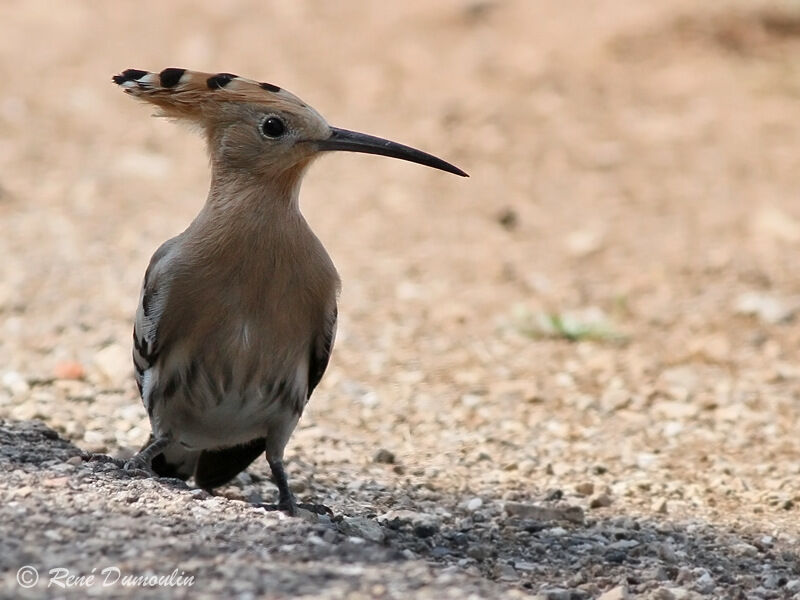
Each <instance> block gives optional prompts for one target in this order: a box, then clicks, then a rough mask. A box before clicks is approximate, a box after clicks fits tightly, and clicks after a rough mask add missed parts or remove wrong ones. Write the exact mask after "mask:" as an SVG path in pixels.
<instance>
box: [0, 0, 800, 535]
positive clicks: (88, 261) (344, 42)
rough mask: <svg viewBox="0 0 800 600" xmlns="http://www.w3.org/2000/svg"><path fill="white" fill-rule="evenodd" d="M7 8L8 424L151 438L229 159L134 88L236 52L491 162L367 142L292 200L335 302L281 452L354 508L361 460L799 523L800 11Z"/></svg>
mask: <svg viewBox="0 0 800 600" xmlns="http://www.w3.org/2000/svg"><path fill="white" fill-rule="evenodd" d="M0 16H2V21H1V22H2V23H3V25H2V32H3V35H2V36H0V71H1V72H2V73H3V74H4V78H3V90H2V93H0V227H2V235H0V255H2V261H0V416H3V417H6V418H11V419H30V418H41V419H43V420H44V421H45V422H46V423H47V424H48V425H50V426H51V427H53V428H55V429H56V430H58V431H59V432H61V433H62V435H64V436H65V437H66V438H68V439H70V440H72V441H74V442H75V443H76V444H77V445H78V446H80V447H81V448H84V449H86V450H90V451H102V452H107V453H110V454H112V455H114V456H127V455H129V454H130V453H131V452H133V451H134V450H135V449H136V448H137V447H138V445H139V444H141V443H142V442H143V441H144V440H145V439H146V437H147V433H148V431H149V426H148V423H147V420H146V415H145V413H144V410H143V409H142V407H141V404H140V401H139V399H138V396H137V394H136V390H135V386H134V383H133V378H132V367H131V363H130V346H131V329H132V319H133V314H134V311H135V308H136V303H137V299H138V292H139V286H140V284H141V278H142V276H143V273H144V270H145V268H146V266H147V263H148V260H149V258H150V256H151V254H152V253H153V251H154V250H155V249H156V247H157V246H158V245H159V244H160V243H161V242H162V241H164V240H165V239H167V238H168V237H171V236H173V235H175V234H177V233H179V232H180V231H182V230H183V228H184V227H185V226H186V225H187V224H188V223H189V222H190V220H191V219H192V218H193V216H194V215H195V214H196V213H197V212H198V210H199V209H200V207H201V206H202V203H203V201H204V199H205V194H206V190H207V186H208V179H209V173H208V165H207V159H206V156H205V154H204V148H203V141H202V140H201V139H200V137H199V136H197V135H195V134H194V133H192V132H191V131H189V130H187V129H185V128H183V127H181V126H178V125H175V124H172V123H169V122H167V121H166V120H161V119H152V118H150V113H151V109H149V108H148V107H146V106H144V105H140V104H138V103H136V102H134V101H132V100H131V99H130V98H127V97H125V96H124V95H123V94H121V93H120V91H119V90H118V89H116V88H115V87H114V86H113V85H112V84H111V79H110V78H111V76H112V75H114V74H115V73H118V72H120V71H121V70H123V69H126V68H129V67H133V68H140V69H147V70H154V71H158V70H160V69H163V68H165V67H186V68H190V69H197V70H203V71H212V72H216V71H228V72H232V73H238V74H241V75H243V76H246V77H252V78H254V79H257V80H263V81H269V82H272V83H275V84H277V85H280V86H282V87H285V88H286V89H289V90H291V91H293V92H294V93H296V94H298V95H299V96H300V97H301V98H303V99H304V100H306V101H307V102H309V103H310V104H311V105H312V106H314V107H316V108H317V109H319V111H320V112H321V113H322V114H323V115H324V116H325V117H326V118H327V119H328V120H329V122H330V123H331V124H333V125H336V126H340V127H346V128H349V129H355V130H358V131H364V132H368V133H372V134H374V135H380V136H384V137H387V138H390V139H393V140H397V141H399V142H402V143H406V144H409V145H412V146H416V147H419V148H421V149H424V150H426V151H429V152H432V153H434V154H437V155H439V156H441V157H443V158H445V159H446V160H449V161H452V162H453V163H455V164H457V165H458V166H460V167H462V168H463V169H465V170H466V171H467V172H469V173H470V175H471V178H470V179H459V178H457V177H452V176H448V175H445V174H443V173H440V172H436V171H433V170H431V169H425V168H422V167H419V166H415V165H411V164H408V163H402V162H400V161H392V160H389V159H383V158H377V157H370V156H361V155H358V156H356V155H338V156H330V157H326V158H323V159H322V160H320V161H319V162H318V163H317V164H316V165H315V166H314V167H313V169H312V170H311V172H310V174H309V176H308V178H307V180H306V182H305V185H304V188H303V192H302V195H301V206H302V209H303V211H304V214H305V215H306V217H307V219H308V220H309V222H310V223H311V225H312V227H313V228H314V230H315V231H316V233H317V234H318V236H319V237H320V238H321V240H322V241H323V243H324V244H325V245H326V247H327V248H328V250H329V252H330V254H331V256H332V257H333V259H334V261H335V263H336V265H337V267H338V269H339V271H340V273H341V276H342V280H343V290H342V296H341V304H340V315H341V320H340V329H339V338H338V340H337V346H336V349H335V351H334V356H333V360H332V363H331V367H330V370H329V372H328V374H327V376H326V378H325V379H324V380H323V384H322V386H321V387H320V388H319V390H318V392H317V393H316V395H315V397H314V398H313V400H312V402H311V404H310V406H309V409H308V412H307V414H306V415H305V416H304V418H303V421H302V422H301V425H300V428H299V429H298V432H297V434H296V435H295V437H294V438H293V441H292V442H291V443H290V445H289V449H288V451H289V456H290V460H291V461H292V469H293V473H292V477H293V478H294V479H295V480H300V481H304V482H306V483H305V485H306V488H305V490H306V492H308V493H309V494H310V495H312V496H315V497H316V499H317V500H319V501H323V502H327V503H331V504H332V505H334V506H335V507H337V510H355V509H354V508H353V507H354V506H355V507H357V506H360V505H363V503H365V502H367V501H368V500H367V499H366V498H369V499H370V500H369V501H377V500H375V498H376V492H374V491H372V492H369V493H366V495H365V496H360V495H359V493H358V491H357V490H358V486H357V485H356V486H355V487H353V485H352V482H354V481H355V482H356V483H357V482H358V481H361V480H372V481H375V480H377V481H383V482H385V484H386V486H387V490H389V491H390V492H391V491H392V490H395V491H396V490H397V489H398V488H399V487H400V486H403V485H411V484H413V483H414V482H427V484H426V485H428V487H429V488H430V490H432V491H430V490H429V491H430V493H432V494H445V495H448V498H453V502H460V501H461V500H462V498H471V497H473V496H475V495H476V494H477V495H479V496H480V495H484V496H491V497H496V498H505V499H514V498H516V499H521V498H525V497H528V496H530V495H533V494H536V493H539V491H541V490H546V489H548V488H552V487H557V488H562V489H566V490H570V493H574V494H577V497H578V500H576V501H578V502H584V503H586V504H587V505H588V503H589V498H590V497H592V496H596V495H597V494H598V493H600V492H603V493H604V494H605V495H606V496H607V499H608V501H609V502H610V503H612V506H611V509H610V510H623V509H624V510H626V511H644V512H645V513H648V512H650V513H656V512H660V513H663V512H667V511H668V512H669V514H670V515H674V516H675V517H676V518H678V517H679V516H680V515H687V514H691V515H703V516H705V517H707V518H708V519H710V520H711V521H713V522H726V523H727V522H730V523H735V522H741V523H744V524H747V525H748V526H750V525H753V524H756V525H758V524H762V525H763V526H765V527H777V528H783V530H791V531H794V532H795V535H796V533H797V519H796V510H797V509H796V506H795V505H796V504H797V503H798V502H800V478H798V469H799V468H800V467H799V466H798V465H800V461H798V456H800V436H798V431H800V419H799V418H798V406H799V405H800V400H799V399H798V382H799V381H800V362H798V351H797V349H798V344H800V327H798V325H797V322H796V320H795V319H794V317H795V313H796V312H797V310H798V308H800V270H799V269H798V266H797V265H798V251H800V205H798V190H800V118H798V117H800V112H799V110H798V101H799V100H800V5H798V3H796V2H788V1H777V0H775V1H761V0H741V1H737V0H725V1H722V0H720V1H717V2H714V3H698V2H693V1H689V0H664V1H662V2H636V3H632V2H628V1H624V0H572V1H569V2H557V3H555V2H537V1H527V0H485V1H482V0H440V1H438V2H427V1H422V0H409V1H406V2H402V3H399V2H398V3H385V2H382V3H378V2H367V1H356V0H353V1H342V2H335V3H333V2H329V3H323V2H314V1H311V0H308V1H296V2H257V1H244V0H242V1H233V2H226V3H218V2H211V1H207V2H206V1H200V2H156V1H146V2H137V3H118V2H115V3H107V2H89V1H87V2H69V3H67V2H62V3H55V4H54V3H52V2H44V1H36V0H33V1H31V0H26V1H24V2H22V1H18V2H11V1H9V2H4V3H3V4H2V6H1V7H0ZM379 449H384V450H386V451H387V452H388V453H389V454H388V455H386V454H384V455H383V456H382V458H380V459H379V462H377V463H375V462H374V461H373V458H374V457H375V453H376V452H377V451H378V450H379ZM389 455H391V456H390V458H391V460H389V459H388V458H387V456H389ZM381 461H383V462H381ZM387 461H388V462H392V461H394V463H395V465H394V466H387V465H386V464H383V463H385V462H387ZM255 469H256V470H258V469H261V470H263V467H262V466H258V467H255ZM409 482H410V483H409ZM348 484H350V488H347V485H348ZM584 484H585V485H584ZM300 487H302V484H301V486H300ZM265 490H266V488H265ZM572 490H583V491H582V492H581V491H578V492H573V491H572ZM593 490H594V491H593ZM267 492H268V490H266V491H265V493H267ZM232 493H233V492H232ZM377 495H378V496H379V494H377ZM582 496H586V499H585V500H580V498H581V497H582ZM603 502H605V501H603ZM603 502H600V503H598V507H599V508H601V509H604V510H609V509H608V508H603V507H607V506H608V505H607V504H606V505H603ZM359 503H361V504H359ZM348 507H349V508H348ZM793 511H794V512H793Z"/></svg>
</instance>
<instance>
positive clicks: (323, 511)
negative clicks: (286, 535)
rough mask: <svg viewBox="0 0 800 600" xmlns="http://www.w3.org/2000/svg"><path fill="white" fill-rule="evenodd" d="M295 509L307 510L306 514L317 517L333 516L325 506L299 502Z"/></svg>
mask: <svg viewBox="0 0 800 600" xmlns="http://www.w3.org/2000/svg"><path fill="white" fill-rule="evenodd" d="M297 508H301V509H303V510H307V511H308V512H312V513H314V514H317V515H328V516H329V517H332V516H333V511H332V510H331V509H330V507H328V506H325V505H324V504H306V503H305V502H300V503H299V504H297Z"/></svg>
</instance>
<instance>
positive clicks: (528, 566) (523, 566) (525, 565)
mask: <svg viewBox="0 0 800 600" xmlns="http://www.w3.org/2000/svg"><path fill="white" fill-rule="evenodd" d="M536 567H537V565H536V563H532V562H528V561H526V560H515V561H514V568H515V569H516V570H517V571H526V572H530V571H535V570H536Z"/></svg>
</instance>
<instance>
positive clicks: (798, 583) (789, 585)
mask: <svg viewBox="0 0 800 600" xmlns="http://www.w3.org/2000/svg"><path fill="white" fill-rule="evenodd" d="M786 591H787V592H800V579H791V580H789V581H787V582H786Z"/></svg>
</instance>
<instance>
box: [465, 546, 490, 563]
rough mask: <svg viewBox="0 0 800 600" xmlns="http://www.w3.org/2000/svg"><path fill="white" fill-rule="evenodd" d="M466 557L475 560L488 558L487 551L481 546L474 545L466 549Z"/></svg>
mask: <svg viewBox="0 0 800 600" xmlns="http://www.w3.org/2000/svg"><path fill="white" fill-rule="evenodd" d="M467 556H469V557H470V558H474V559H475V560H484V559H486V557H488V556H489V551H488V548H487V547H486V546H484V545H483V544H475V545H474V546H470V547H469V548H467Z"/></svg>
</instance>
